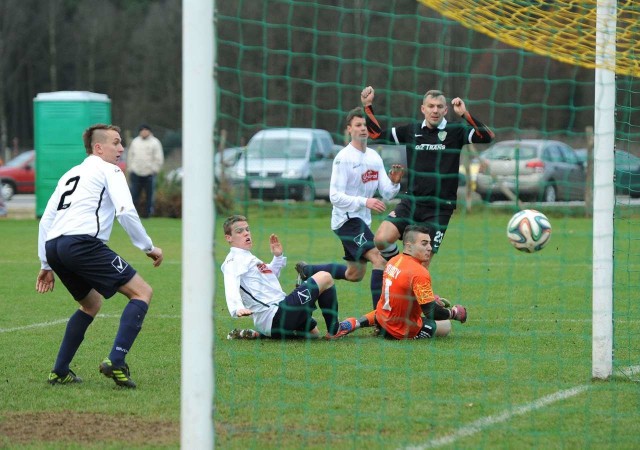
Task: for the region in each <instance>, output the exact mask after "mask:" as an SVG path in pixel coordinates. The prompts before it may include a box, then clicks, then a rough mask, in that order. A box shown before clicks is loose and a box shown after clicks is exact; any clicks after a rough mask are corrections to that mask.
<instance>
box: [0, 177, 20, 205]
mask: <svg viewBox="0 0 640 450" xmlns="http://www.w3.org/2000/svg"><path fill="white" fill-rule="evenodd" d="M0 189H1V190H2V196H3V197H4V199H5V200H11V197H13V195H14V194H15V193H16V188H15V187H14V186H13V184H12V183H10V182H8V181H3V182H2V186H1V187H0Z"/></svg>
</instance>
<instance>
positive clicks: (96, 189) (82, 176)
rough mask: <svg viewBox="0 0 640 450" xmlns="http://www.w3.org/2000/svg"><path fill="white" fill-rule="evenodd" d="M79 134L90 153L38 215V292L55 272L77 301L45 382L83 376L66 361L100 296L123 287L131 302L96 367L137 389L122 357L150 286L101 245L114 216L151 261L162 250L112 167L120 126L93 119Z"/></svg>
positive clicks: (50, 284) (47, 288)
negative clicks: (42, 212) (39, 262)
mask: <svg viewBox="0 0 640 450" xmlns="http://www.w3.org/2000/svg"><path fill="white" fill-rule="evenodd" d="M82 137H83V141H84V147H85V149H86V152H87V154H88V155H89V156H88V157H87V158H86V159H85V160H84V162H82V163H81V164H79V165H77V166H75V167H73V168H72V169H70V170H69V171H68V172H67V173H65V174H64V175H63V176H62V178H60V181H58V185H57V186H56V189H55V191H54V193H53V195H52V196H51V198H50V199H49V202H48V203H47V207H46V208H45V210H44V214H43V215H42V220H40V232H39V236H38V256H39V257H40V261H41V267H42V268H41V270H40V273H39V274H38V279H37V280H36V290H37V291H38V292H40V293H45V292H48V291H53V288H54V284H55V277H54V272H55V273H56V274H57V275H58V277H59V278H60V281H62V283H63V284H64V285H65V286H66V288H67V289H68V291H69V292H70V293H71V295H72V296H73V298H74V299H75V300H76V301H77V302H78V304H79V305H80V309H78V310H77V311H76V312H75V313H74V314H73V315H72V316H71V318H70V319H69V322H68V323H67V329H66V332H65V334H64V338H63V339H62V344H61V345H60V350H59V352H58V357H57V359H56V362H55V365H54V366H53V370H52V371H51V373H50V374H49V383H51V384H53V385H56V384H68V383H78V382H80V381H82V380H81V379H80V378H79V377H77V376H76V374H75V373H74V372H73V371H72V370H71V369H70V368H69V365H70V364H71V360H72V359H73V357H74V355H75V354H76V351H77V350H78V348H79V347H80V344H81V343H82V341H83V339H84V335H85V332H86V330H87V328H88V327H89V325H91V322H93V319H94V318H95V317H96V315H97V314H98V312H99V311H100V308H101V307H102V300H103V298H110V297H112V296H113V295H114V294H115V293H116V292H120V293H121V294H123V295H125V296H127V297H128V298H129V303H128V304H127V306H125V308H124V311H122V316H121V317H120V328H119V329H118V334H117V335H116V338H115V341H114V343H113V348H112V349H111V353H110V354H109V357H108V358H105V359H104V360H103V361H102V362H101V363H100V366H99V370H100V372H101V373H102V374H104V375H105V376H107V377H109V378H112V379H113V380H114V381H115V382H116V384H117V385H118V386H124V387H127V388H135V387H136V384H135V383H134V382H133V380H132V379H131V376H130V374H129V366H128V365H127V363H125V357H126V356H127V354H128V353H129V351H130V350H131V347H132V346H133V342H134V341H135V339H136V337H137V336H138V333H139V332H140V329H141V328H142V322H143V320H144V316H145V314H146V313H147V309H148V308H149V302H150V301H151V296H152V294H153V291H152V289H151V286H149V285H148V284H147V282H146V281H144V280H143V279H142V277H141V276H140V275H138V274H137V273H136V271H135V269H134V268H133V267H131V266H130V265H129V264H128V263H127V262H126V261H125V260H124V259H122V258H121V257H120V256H118V255H117V254H116V253H114V252H113V250H111V249H110V248H109V247H107V245H106V244H105V243H106V242H107V241H108V240H109V236H110V235H111V229H112V227H113V221H114V219H115V218H117V219H118V221H119V222H120V224H121V225H122V227H123V228H124V229H125V231H126V232H127V234H128V235H129V237H130V238H131V242H133V245H135V246H136V247H138V248H139V249H140V250H142V251H144V252H145V253H146V255H147V256H148V257H149V258H151V259H152V260H153V265H154V267H158V266H159V265H160V264H161V263H162V259H163V255H162V250H161V249H160V248H158V247H154V246H153V243H152V242H151V238H150V237H149V236H148V235H147V232H146V231H145V229H144V227H143V226H142V224H141V223H140V218H139V217H138V213H137V212H136V208H135V206H134V205H133V200H132V199H131V193H130V192H129V187H128V186H127V180H126V178H125V176H124V174H123V173H122V171H121V170H120V168H119V167H118V166H117V165H116V163H117V161H118V159H119V158H120V156H121V155H122V152H123V151H124V149H123V148H122V141H121V139H120V128H118V127H116V126H113V125H103V124H97V125H93V126H91V127H89V128H87V129H86V130H85V132H84V134H83V135H82Z"/></svg>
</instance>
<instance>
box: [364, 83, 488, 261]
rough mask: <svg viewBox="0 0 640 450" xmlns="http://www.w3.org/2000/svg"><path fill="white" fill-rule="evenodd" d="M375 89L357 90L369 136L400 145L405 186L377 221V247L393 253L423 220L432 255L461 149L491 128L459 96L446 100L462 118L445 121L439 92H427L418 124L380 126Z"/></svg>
mask: <svg viewBox="0 0 640 450" xmlns="http://www.w3.org/2000/svg"><path fill="white" fill-rule="evenodd" d="M374 96H375V91H374V90H373V88H372V87H371V86H368V87H366V88H364V89H363V90H362V92H361V94H360V98H361V101H362V106H363V107H364V109H365V112H366V118H367V129H368V131H369V137H370V138H371V139H382V140H384V141H387V142H390V143H394V144H404V145H405V147H406V151H407V168H408V170H409V185H408V189H407V192H406V195H403V196H402V200H401V201H400V203H399V204H398V205H397V206H396V208H395V210H393V211H392V212H391V213H390V214H389V215H388V216H387V218H386V219H385V220H384V221H383V222H382V223H381V224H380V226H379V227H378V230H377V231H376V235H375V242H376V247H377V248H378V249H379V250H380V253H381V254H382V256H383V257H384V258H385V259H386V260H390V259H391V258H393V257H394V256H395V255H397V254H398V246H397V244H396V242H397V240H398V239H399V238H400V236H402V233H403V232H404V229H405V227H406V226H407V225H410V224H422V225H426V226H428V227H429V230H430V232H431V243H432V246H433V248H432V253H434V254H435V253H438V249H439V248H440V244H442V240H443V238H444V234H445V232H446V231H447V226H448V224H449V220H450V219H451V215H452V214H453V211H454V210H455V209H456V200H457V191H458V170H459V166H460V152H461V151H462V147H463V146H464V145H466V144H471V143H478V144H480V143H482V144H486V143H489V142H491V141H492V140H493V137H494V135H493V132H492V131H491V130H490V129H489V128H488V127H487V126H486V125H484V124H483V123H482V122H480V121H479V120H478V119H477V118H475V117H472V116H471V114H469V111H467V108H466V106H465V104H464V101H462V99H460V98H459V97H456V98H454V99H453V100H451V104H452V105H453V110H454V112H455V114H456V115H457V116H458V117H460V118H463V119H464V120H465V122H466V123H464V122H447V119H445V115H446V114H447V110H448V108H447V100H446V98H445V96H444V94H443V93H442V92H440V91H436V90H432V91H428V92H427V93H426V94H425V95H424V98H423V102H422V106H421V107H420V110H421V111H422V114H423V115H424V120H423V121H422V122H412V123H409V124H407V125H402V126H398V127H395V126H394V127H390V128H384V127H382V126H380V124H379V123H378V120H377V119H376V117H375V116H374V115H373V99H374ZM427 264H428V263H427Z"/></svg>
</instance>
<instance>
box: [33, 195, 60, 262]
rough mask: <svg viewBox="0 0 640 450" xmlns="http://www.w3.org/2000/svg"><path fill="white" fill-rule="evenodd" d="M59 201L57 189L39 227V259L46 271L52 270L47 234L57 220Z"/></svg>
mask: <svg viewBox="0 0 640 450" xmlns="http://www.w3.org/2000/svg"><path fill="white" fill-rule="evenodd" d="M59 201H60V194H59V192H58V188H57V187H56V190H55V191H54V192H53V195H52V196H51V197H50V198H49V201H48V202H47V206H46V207H45V209H44V213H43V214H42V218H41V219H40V224H39V226H38V257H39V258H40V268H41V269H45V270H51V266H49V263H48V262H47V252H46V250H45V247H44V245H45V243H46V242H47V233H49V229H50V228H51V224H53V220H54V219H55V218H56V209H57V207H58V202H59Z"/></svg>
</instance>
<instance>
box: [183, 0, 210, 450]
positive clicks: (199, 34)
mask: <svg viewBox="0 0 640 450" xmlns="http://www.w3.org/2000/svg"><path fill="white" fill-rule="evenodd" d="M213 11H214V1H213V0H183V1H182V167H183V170H184V171H183V174H184V176H183V177H182V351H181V354H182V362H181V377H180V379H181V388H180V392H181V394H180V423H181V426H180V447H181V448H183V449H189V450H200V449H202V450H205V449H206V450H210V449H212V448H214V434H213V417H212V416H213V388H214V378H213V376H214V371H213V298H214V294H215V292H214V280H215V269H214V261H213V231H214V225H215V218H214V217H215V216H214V203H213V129H214V121H215V106H216V103H215V101H216V100H215V95H214V78H213V67H214V60H215V54H214V52H215V46H214V30H213V25H214V24H213V18H214V15H213Z"/></svg>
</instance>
